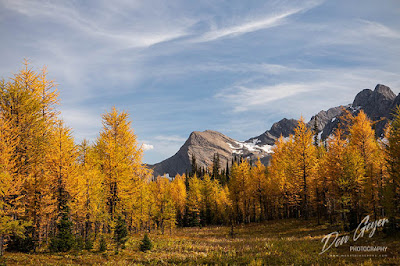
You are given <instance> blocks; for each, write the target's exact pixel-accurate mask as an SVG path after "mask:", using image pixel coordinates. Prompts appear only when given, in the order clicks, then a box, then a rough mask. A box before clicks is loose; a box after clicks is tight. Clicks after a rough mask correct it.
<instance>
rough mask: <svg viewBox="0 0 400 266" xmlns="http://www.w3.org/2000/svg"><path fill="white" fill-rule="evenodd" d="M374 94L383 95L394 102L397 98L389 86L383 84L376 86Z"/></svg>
mask: <svg viewBox="0 0 400 266" xmlns="http://www.w3.org/2000/svg"><path fill="white" fill-rule="evenodd" d="M374 92H375V93H379V94H382V95H383V96H385V98H387V99H390V100H394V98H396V94H394V93H393V91H392V90H391V89H390V88H389V87H388V86H385V85H382V84H378V85H376V87H375V90H374Z"/></svg>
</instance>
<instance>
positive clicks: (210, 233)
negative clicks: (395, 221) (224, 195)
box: [0, 220, 400, 265]
mask: <svg viewBox="0 0 400 266" xmlns="http://www.w3.org/2000/svg"><path fill="white" fill-rule="evenodd" d="M337 229H338V228H332V227H331V226H330V225H316V223H315V222H314V221H310V222H306V221H297V220H285V221H271V222H265V223H262V224H249V225H244V226H238V227H236V228H235V237H234V238H232V237H231V236H230V235H229V231H230V228H229V227H217V226H213V227H207V228H202V229H200V228H183V229H182V228H181V229H176V230H175V231H174V232H173V234H172V236H170V235H169V234H166V235H158V234H150V238H151V239H152V241H153V244H154V247H153V250H152V251H150V252H146V253H143V252H140V251H139V243H140V240H141V238H142V235H134V236H132V237H131V238H130V239H129V241H128V242H127V245H126V249H124V250H122V251H121V252H120V253H119V254H117V255H116V254H115V252H114V251H113V250H109V251H107V252H105V253H103V254H100V253H96V252H70V253H67V254H65V253H64V254H50V253H42V254H23V253H6V254H5V256H4V258H3V259H2V260H1V262H0V264H1V263H3V264H6V265H32V264H34V265H76V264H80V265H103V264H105V265H135V264H138V265H141V264H152V265H159V264H178V265H179V264H192V265H199V264H211V265H213V264H223V265H227V264H234V265H244V264H246V265H248V264H250V265H291V264H295V265H326V264H329V265H339V264H357V265H360V264H364V265H377V264H392V265H398V264H400V257H399V255H400V237H398V236H390V237H387V236H385V235H384V234H383V233H381V232H377V233H375V235H374V236H373V237H372V238H368V236H366V237H364V238H362V239H360V240H358V241H357V242H356V243H347V244H345V245H343V246H341V247H339V248H331V249H330V250H329V251H327V252H326V254H322V255H319V252H321V249H322V243H321V239H322V237H323V236H324V235H325V234H327V233H330V232H332V231H335V230H337ZM350 245H357V246H362V245H369V246H387V247H388V251H387V252H380V253H379V252H375V253H365V252H350V251H349V246H350ZM337 255H338V256H337ZM359 255H363V257H357V256H359ZM366 255H367V256H371V255H375V256H376V257H366Z"/></svg>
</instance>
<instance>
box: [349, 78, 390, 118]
mask: <svg viewBox="0 0 400 266" xmlns="http://www.w3.org/2000/svg"><path fill="white" fill-rule="evenodd" d="M395 98H396V95H395V94H394V93H393V91H392V90H391V89H390V88H389V87H386V86H384V85H381V84H378V85H376V87H375V90H374V91H371V90H369V89H366V90H363V91H361V92H360V93H358V94H357V96H356V98H355V99H354V102H353V108H358V107H361V109H363V110H364V112H365V113H366V114H367V115H368V117H369V118H371V119H372V120H378V119H380V118H381V117H388V115H389V114H390V112H391V109H392V106H393V101H394V100H395Z"/></svg>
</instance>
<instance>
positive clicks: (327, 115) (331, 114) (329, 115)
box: [307, 105, 348, 131]
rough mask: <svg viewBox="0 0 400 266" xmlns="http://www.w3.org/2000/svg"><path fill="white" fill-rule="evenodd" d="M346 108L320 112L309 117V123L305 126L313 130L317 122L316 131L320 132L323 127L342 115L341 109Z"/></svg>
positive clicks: (339, 107)
mask: <svg viewBox="0 0 400 266" xmlns="http://www.w3.org/2000/svg"><path fill="white" fill-rule="evenodd" d="M347 107H348V106H342V105H341V106H337V107H333V108H330V109H328V111H324V110H322V111H320V112H319V113H318V114H316V115H314V116H313V117H311V120H310V122H308V123H307V126H308V127H309V128H311V129H314V125H315V120H317V128H318V131H322V130H323V129H324V128H325V126H326V125H327V124H328V123H329V122H331V121H332V119H334V118H335V117H338V116H340V115H341V114H342V112H343V109H345V108H347Z"/></svg>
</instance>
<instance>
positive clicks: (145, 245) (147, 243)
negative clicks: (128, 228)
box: [139, 234, 153, 252]
mask: <svg viewBox="0 0 400 266" xmlns="http://www.w3.org/2000/svg"><path fill="white" fill-rule="evenodd" d="M139 248H140V251H142V252H146V251H148V250H151V249H152V248H153V243H151V240H150V238H149V236H148V235H147V234H144V237H143V240H142V243H141V244H140V247H139Z"/></svg>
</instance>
